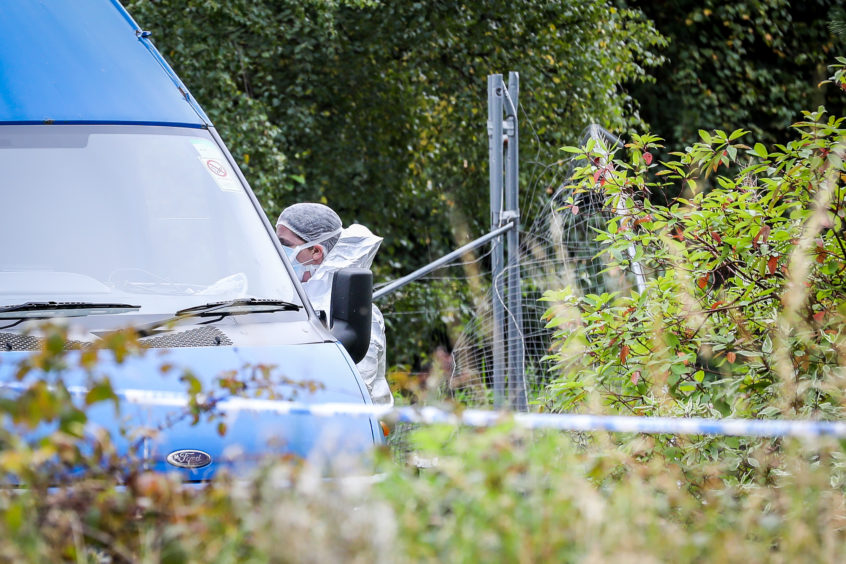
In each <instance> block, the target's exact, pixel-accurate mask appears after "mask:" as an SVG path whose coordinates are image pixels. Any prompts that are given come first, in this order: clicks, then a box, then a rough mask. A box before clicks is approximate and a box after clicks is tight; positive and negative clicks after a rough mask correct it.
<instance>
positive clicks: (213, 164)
mask: <svg viewBox="0 0 846 564" xmlns="http://www.w3.org/2000/svg"><path fill="white" fill-rule="evenodd" d="M206 166H207V167H208V169H209V170H210V171H211V173H212V174H214V175H215V176H219V177H221V178H226V176H228V174H227V172H226V167H224V166H223V165H222V164H221V163H220V162H219V161H216V160H214V159H208V160H207V161H206Z"/></svg>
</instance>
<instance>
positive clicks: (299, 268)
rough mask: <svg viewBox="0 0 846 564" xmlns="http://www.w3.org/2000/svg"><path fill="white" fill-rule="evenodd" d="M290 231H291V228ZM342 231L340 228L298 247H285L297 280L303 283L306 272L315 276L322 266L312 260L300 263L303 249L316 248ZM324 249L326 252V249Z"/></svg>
mask: <svg viewBox="0 0 846 564" xmlns="http://www.w3.org/2000/svg"><path fill="white" fill-rule="evenodd" d="M286 227H287V226H286ZM288 229H290V227H289V228H288ZM341 231H343V228H338V229H336V230H335V231H330V232H329V233H326V234H324V235H321V236H320V237H318V238H317V239H315V240H314V241H309V242H308V243H303V244H302V245H297V246H296V247H284V249H285V254H287V255H288V259H289V260H290V261H291V266H293V267H294V273H295V274H296V275H297V278H299V279H300V281H302V279H303V276H305V273H306V272H308V273H310V274H314V271H315V270H317V267H318V266H320V265H318V264H314V263H313V262H312V261H311V260H309V261H307V262H300V261H299V259H297V255H298V254H300V252H301V251H302V250H303V249H309V248H311V247H314V246H315V245H318V244H320V243H322V242H323V241H328V240H329V239H331V238H332V237H335V236H336V235H340V234H341ZM323 249H324V252H325V250H326V248H325V247H324V248H323Z"/></svg>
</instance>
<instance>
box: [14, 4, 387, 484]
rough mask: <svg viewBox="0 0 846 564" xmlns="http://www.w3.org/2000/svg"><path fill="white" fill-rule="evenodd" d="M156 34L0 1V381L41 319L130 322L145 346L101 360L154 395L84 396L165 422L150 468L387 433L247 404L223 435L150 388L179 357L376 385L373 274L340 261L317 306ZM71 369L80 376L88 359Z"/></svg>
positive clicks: (316, 382) (107, 14)
mask: <svg viewBox="0 0 846 564" xmlns="http://www.w3.org/2000/svg"><path fill="white" fill-rule="evenodd" d="M149 35H150V34H149V33H148V32H145V31H143V30H141V29H140V28H139V27H138V26H137V25H136V23H135V22H134V21H133V20H132V18H131V17H130V15H129V14H128V13H127V12H126V11H125V10H124V8H123V7H122V6H121V5H120V3H119V2H118V1H117V0H14V1H11V2H2V3H0V176H2V181H0V185H2V196H1V197H2V203H0V240H2V241H3V245H2V248H0V389H3V390H5V391H4V392H3V393H6V394H10V393H15V392H14V389H15V385H16V384H15V367H16V365H17V364H18V363H19V362H20V361H21V360H22V359H25V358H26V357H27V355H31V354H33V353H32V351H34V350H38V349H39V348H40V347H41V342H42V340H43V334H40V333H39V331H40V329H39V325H40V324H41V323H43V321H44V320H58V321H59V322H61V323H66V324H67V326H68V327H69V331H70V333H69V335H70V339H71V345H72V346H74V347H76V348H81V349H84V348H85V347H86V346H88V345H90V344H91V343H96V342H98V341H100V340H101V339H102V338H103V337H104V336H105V335H107V334H109V333H110V332H112V331H114V330H117V329H120V328H123V327H127V326H130V327H135V328H137V329H138V330H139V335H140V341H141V343H142V346H143V347H145V349H149V350H148V352H147V354H144V355H140V356H137V357H132V358H130V359H128V360H126V361H125V362H123V363H117V362H114V361H109V360H108V359H106V360H104V363H103V364H101V366H100V367H99V369H100V370H101V371H103V372H106V373H108V374H109V375H110V376H111V380H112V385H113V386H114V388H115V390H116V391H117V392H118V394H119V396H120V397H123V398H130V397H134V398H136V399H137V398H138V397H141V396H144V395H145V394H146V396H145V397H147V399H148V400H149V401H143V402H138V401H136V402H124V403H123V404H122V406H121V409H120V413H119V417H118V418H116V417H115V411H114V409H113V406H101V407H97V408H95V409H94V410H93V411H92V412H91V414H90V415H91V418H92V420H93V422H94V423H96V424H97V425H99V426H101V427H104V428H106V429H108V430H110V431H112V432H113V434H114V435H115V436H117V430H118V428H119V427H121V426H124V427H125V426H127V425H130V426H138V427H145V428H160V431H161V432H160V433H159V434H158V436H156V437H150V438H146V439H144V441H145V442H144V444H143V446H142V451H141V452H142V453H143V456H144V458H145V460H146V463H147V465H148V466H149V467H150V468H153V469H156V470H161V471H168V470H169V471H175V472H180V473H182V475H183V477H184V479H185V480H188V481H195V480H203V479H208V478H210V477H212V476H213V475H214V474H215V472H216V471H217V470H219V469H221V468H223V467H229V468H234V469H241V468H243V467H248V466H250V464H252V463H254V462H255V460H256V459H257V458H259V457H260V456H261V455H263V454H266V453H282V454H291V455H296V456H299V457H309V456H321V455H322V456H325V457H329V458H332V457H336V456H338V455H339V454H340V453H362V452H366V451H368V450H369V449H372V448H373V446H374V445H378V444H381V443H382V442H383V440H384V439H383V434H382V431H381V427H380V424H379V422H378V421H377V420H375V419H373V418H367V417H333V418H323V417H314V416H312V415H309V414H307V413H305V414H289V415H279V414H276V413H270V412H266V411H260V410H253V409H250V408H249V407H245V408H244V409H241V410H237V411H236V412H230V413H228V417H227V420H226V423H227V427H228V432H227V433H225V435H223V436H221V435H219V434H218V432H217V422H209V421H205V420H202V419H201V421H200V422H199V423H197V424H192V422H191V421H190V419H181V420H180V419H179V418H174V417H173V415H174V410H175V409H176V408H175V407H174V406H173V405H172V404H171V403H170V402H168V401H161V402H157V401H155V398H156V397H162V398H165V397H178V394H179V393H184V391H185V384H184V383H183V382H181V381H180V380H179V378H178V374H180V373H185V372H190V373H191V374H192V375H193V376H194V377H196V378H197V380H198V381H199V382H201V383H202V385H203V386H204V388H205V389H212V388H214V386H215V381H216V379H217V378H218V377H219V376H220V375H221V374H226V373H230V372H238V371H240V372H244V371H250V370H257V369H260V370H262V371H264V372H263V373H264V374H265V376H268V375H269V376H268V378H270V379H271V380H272V381H274V382H277V383H278V389H277V392H278V393H279V396H280V397H283V398H286V399H291V398H295V399H296V400H297V401H299V402H306V403H324V402H341V403H353V404H361V405H369V404H370V397H369V395H368V393H367V389H366V387H365V385H364V383H363V381H362V379H361V377H360V376H359V374H358V372H357V371H356V368H355V362H357V361H358V360H360V359H361V358H362V357H363V356H364V354H365V352H366V350H367V346H368V342H369V331H370V311H371V308H370V302H371V296H372V277H371V274H370V273H369V272H368V271H363V270H357V269H350V270H348V271H343V270H342V271H340V272H338V273H337V274H336V276H335V279H334V283H333V294H332V306H331V311H330V312H329V314H328V316H327V315H323V314H322V313H319V312H315V311H314V309H313V308H312V306H311V304H310V303H309V301H308V299H307V298H306V295H305V293H304V291H303V288H302V287H301V285H300V284H299V282H298V281H297V279H296V277H295V276H294V273H293V269H292V268H291V264H290V263H289V262H288V260H287V258H286V256H285V253H284V252H283V249H282V247H281V245H280V243H279V241H278V239H277V238H276V233H275V230H274V228H273V227H272V226H271V224H270V223H269V222H268V220H267V218H266V216H265V214H264V212H263V211H262V208H261V206H260V204H259V202H258V201H257V199H256V197H255V195H254V194H253V192H252V191H251V190H250V187H249V185H248V183H247V181H246V179H245V178H244V176H243V174H242V173H241V171H240V170H239V169H238V166H237V164H236V163H235V161H234V160H233V158H232V156H231V155H230V153H229V151H228V150H227V148H226V146H225V145H224V143H223V141H222V140H221V139H220V137H219V135H218V133H217V132H216V130H215V128H214V126H213V125H212V124H211V123H210V121H209V119H208V117H207V116H206V115H205V113H204V112H203V110H202V109H201V108H200V106H199V104H198V103H197V101H196V100H194V99H193V98H192V96H191V94H190V92H189V91H188V89H187V88H186V87H185V85H184V84H182V82H181V81H180V80H179V78H178V77H177V76H176V74H175V73H174V72H173V70H172V69H171V68H170V67H169V65H168V64H167V63H166V62H165V61H164V59H163V58H162V57H161V55H160V54H159V52H158V51H157V50H156V48H155V47H154V46H153V44H152V43H151V41H150V37H149ZM69 354H74V352H73V351H72V352H71V353H69ZM76 354H79V352H78V351H77V352H76ZM165 363H166V364H167V365H168V366H172V367H174V369H172V370H162V368H161V367H162V366H163V364H165ZM257 367H258V368H257ZM64 377H65V381H66V382H67V383H68V385H71V386H73V385H82V384H83V383H84V382H85V375H84V374H83V373H82V371H81V370H76V371H74V370H70V371H68V372H66V373H65V374H64ZM168 394H170V395H168ZM150 398H152V399H150ZM119 440H120V439H119ZM121 447H122V448H126V449H128V448H130V447H129V444H128V443H126V442H124V443H122V444H121Z"/></svg>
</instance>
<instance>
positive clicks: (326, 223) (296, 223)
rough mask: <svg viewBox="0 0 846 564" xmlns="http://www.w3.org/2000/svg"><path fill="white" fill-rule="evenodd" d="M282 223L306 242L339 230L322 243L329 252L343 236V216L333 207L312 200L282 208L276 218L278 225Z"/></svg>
mask: <svg viewBox="0 0 846 564" xmlns="http://www.w3.org/2000/svg"><path fill="white" fill-rule="evenodd" d="M280 225H284V226H285V227H287V228H288V229H290V230H291V231H293V232H294V234H295V235H296V236H297V237H299V238H300V239H302V240H303V241H305V242H306V243H310V242H312V241H314V240H317V239H320V238H321V237H322V236H324V235H326V234H327V233H331V232H333V231H337V232H338V234H337V235H335V236H334V237H330V238H329V239H327V240H325V241H321V243H320V244H321V245H323V246H324V247H325V248H326V252H327V253H328V252H329V251H331V250H332V247H334V246H335V243H337V242H338V239H339V238H340V237H341V232H340V230H341V228H342V227H343V223H342V222H341V218H340V217H338V214H336V213H335V212H334V211H333V210H332V208H330V207H329V206H324V205H323V204H315V203H310V202H305V203H300V204H294V205H292V206H288V207H287V208H285V209H284V210H282V213H281V214H280V215H279V219H278V220H276V227H279V226H280Z"/></svg>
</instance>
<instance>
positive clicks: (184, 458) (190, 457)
mask: <svg viewBox="0 0 846 564" xmlns="http://www.w3.org/2000/svg"><path fill="white" fill-rule="evenodd" d="M211 461H212V458H211V456H210V455H209V454H208V453H205V452H203V451H201V450H193V449H190V450H175V451H173V452H172V453H170V454H168V455H167V462H168V464H172V465H173V466H178V467H179V468H202V467H203V466H208V465H209V464H211Z"/></svg>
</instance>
